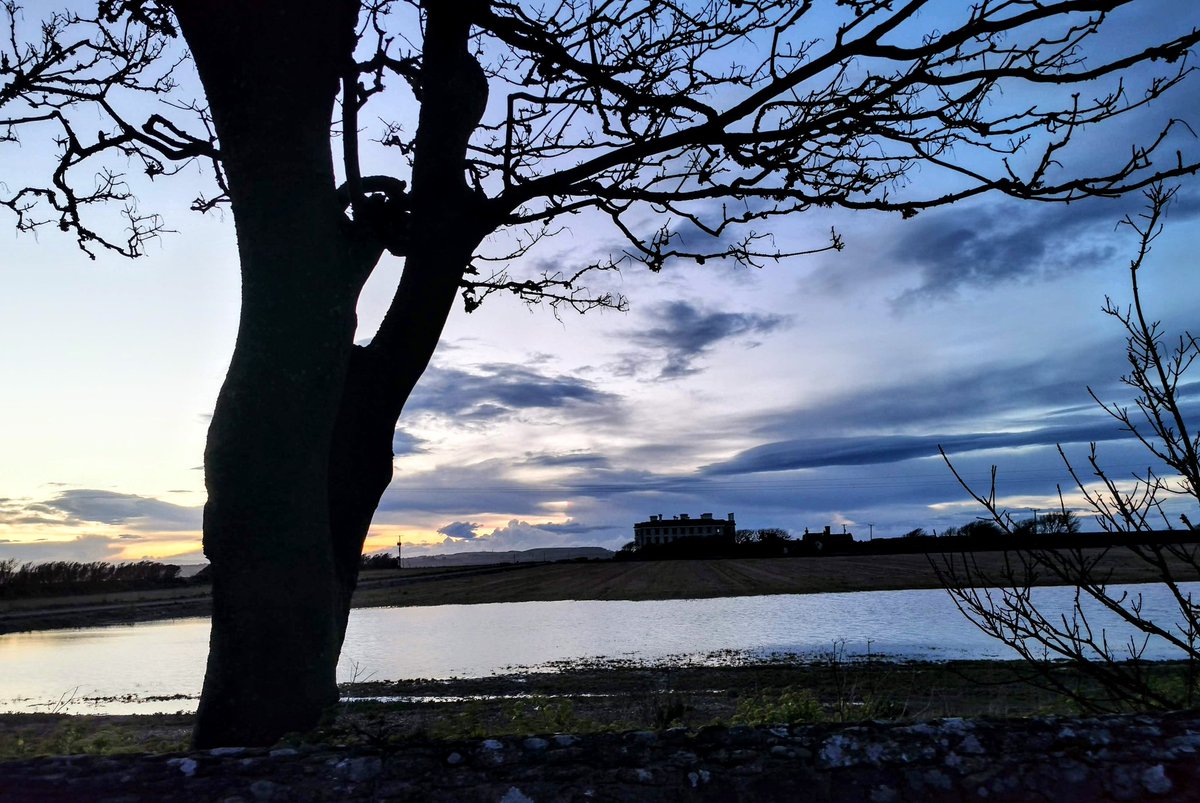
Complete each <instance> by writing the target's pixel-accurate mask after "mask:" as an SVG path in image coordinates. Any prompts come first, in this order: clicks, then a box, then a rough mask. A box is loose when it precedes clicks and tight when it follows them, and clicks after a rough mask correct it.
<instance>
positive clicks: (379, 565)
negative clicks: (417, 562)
mask: <svg viewBox="0 0 1200 803" xmlns="http://www.w3.org/2000/svg"><path fill="white" fill-rule="evenodd" d="M358 568H359V569H360V570H365V569H399V568H400V559H399V558H398V557H396V556H395V555H393V554H391V553H390V552H379V553H376V554H374V555H363V556H362V557H361V558H359V560H358Z"/></svg>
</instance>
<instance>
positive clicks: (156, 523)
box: [29, 488, 202, 531]
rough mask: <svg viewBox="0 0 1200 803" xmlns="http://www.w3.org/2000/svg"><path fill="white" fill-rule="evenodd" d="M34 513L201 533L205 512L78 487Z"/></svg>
mask: <svg viewBox="0 0 1200 803" xmlns="http://www.w3.org/2000/svg"><path fill="white" fill-rule="evenodd" d="M29 509H31V510H41V511H46V512H54V513H61V514H64V515H65V516H66V517H67V518H68V520H69V521H72V522H94V523H100V524H119V525H123V526H126V527H130V528H132V529H136V530H143V531H164V530H165V531H169V530H184V531H195V530H199V529H200V527H201V521H202V510H201V508H199V507H185V506H183V505H174V504H171V503H170V502H163V501H161V500H159V499H153V498H151V497H147V496H136V495H133V494H123V493H116V492H115V491H98V490H90V489H84V488H75V489H71V490H68V491H63V492H61V493H59V494H58V495H57V496H55V497H53V498H52V499H48V500H46V501H44V502H42V503H41V504H39V505H30V506H29Z"/></svg>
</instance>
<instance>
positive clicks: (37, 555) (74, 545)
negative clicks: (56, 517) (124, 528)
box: [0, 535, 129, 563]
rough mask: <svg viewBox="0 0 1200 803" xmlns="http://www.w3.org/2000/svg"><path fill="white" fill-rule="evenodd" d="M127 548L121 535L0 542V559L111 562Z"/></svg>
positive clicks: (126, 540)
mask: <svg viewBox="0 0 1200 803" xmlns="http://www.w3.org/2000/svg"><path fill="white" fill-rule="evenodd" d="M128 545H129V539H128V538H124V537H122V536H109V535H80V536H77V537H75V538H71V539H67V540H61V541H52V540H49V539H40V540H37V541H12V540H0V560H18V561H46V560H69V561H80V562H83V563H90V562H92V561H99V560H110V559H112V558H114V557H116V556H117V555H118V554H119V553H120V552H121V551H122V550H124V549H125V548H126V547H127V546H128Z"/></svg>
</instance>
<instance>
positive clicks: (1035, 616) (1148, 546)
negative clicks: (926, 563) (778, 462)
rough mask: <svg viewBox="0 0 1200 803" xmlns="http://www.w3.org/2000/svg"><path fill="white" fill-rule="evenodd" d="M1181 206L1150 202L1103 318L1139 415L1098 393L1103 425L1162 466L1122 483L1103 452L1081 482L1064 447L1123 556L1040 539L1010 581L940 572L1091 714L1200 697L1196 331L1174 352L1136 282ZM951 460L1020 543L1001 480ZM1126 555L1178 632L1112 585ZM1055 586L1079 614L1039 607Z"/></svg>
mask: <svg viewBox="0 0 1200 803" xmlns="http://www.w3.org/2000/svg"><path fill="white" fill-rule="evenodd" d="M1174 193H1175V190H1164V189H1162V188H1161V187H1157V186H1156V187H1153V188H1151V189H1149V190H1148V191H1147V192H1146V197H1147V200H1148V211H1147V212H1145V213H1144V214H1141V215H1139V216H1138V217H1137V218H1132V217H1127V218H1125V220H1123V221H1122V222H1123V223H1124V224H1125V225H1127V226H1129V227H1131V228H1132V229H1133V230H1134V231H1135V232H1136V234H1137V236H1138V240H1139V247H1138V252H1137V255H1136V256H1135V257H1134V259H1133V260H1132V261H1131V262H1130V265H1129V278H1130V286H1131V289H1132V303H1131V305H1130V306H1128V307H1121V306H1120V305H1118V304H1116V303H1114V302H1113V300H1112V299H1111V298H1106V300H1105V305H1104V312H1105V313H1106V314H1107V315H1109V316H1111V317H1112V318H1114V319H1115V320H1117V321H1118V322H1119V323H1120V324H1121V326H1122V327H1123V328H1124V330H1125V333H1126V335H1125V356H1126V360H1127V362H1128V366H1129V372H1128V373H1127V374H1125V375H1124V376H1122V377H1121V381H1122V382H1123V383H1124V384H1125V385H1126V386H1128V387H1129V388H1130V389H1132V390H1133V391H1134V393H1135V394H1136V397H1135V399H1134V402H1133V405H1132V407H1129V406H1126V405H1122V404H1114V403H1108V402H1104V401H1101V400H1100V398H1099V397H1098V396H1097V395H1096V393H1095V392H1094V391H1093V390H1092V389H1091V388H1088V393H1089V394H1090V395H1091V396H1092V398H1093V399H1094V400H1095V402H1096V403H1097V404H1098V405H1099V406H1100V407H1101V408H1102V409H1103V410H1104V412H1106V413H1108V415H1109V416H1111V417H1112V418H1113V419H1115V420H1116V421H1117V422H1119V423H1120V425H1121V428H1122V429H1123V430H1124V431H1126V432H1128V433H1130V435H1131V436H1132V437H1134V438H1135V439H1136V440H1137V441H1138V442H1139V443H1140V444H1141V445H1142V446H1144V447H1145V449H1146V451H1147V452H1148V455H1147V457H1148V458H1149V461H1150V466H1149V467H1148V468H1147V469H1146V470H1145V472H1143V473H1140V474H1138V473H1135V474H1134V475H1132V476H1131V477H1119V476H1115V475H1114V474H1112V473H1111V472H1109V471H1108V470H1106V469H1105V468H1104V466H1103V465H1102V464H1101V461H1100V459H1099V456H1098V454H1097V450H1096V444H1095V443H1093V444H1091V449H1090V453H1089V455H1088V458H1087V461H1088V468H1089V472H1088V473H1083V472H1080V471H1078V470H1077V469H1076V467H1075V466H1074V465H1073V464H1072V463H1071V461H1070V460H1069V459H1068V458H1067V455H1066V452H1065V451H1064V450H1063V448H1062V446H1061V445H1060V446H1059V447H1058V451H1059V455H1060V456H1061V457H1062V460H1063V464H1064V465H1065V466H1066V470H1067V472H1068V473H1069V474H1070V476H1071V480H1072V483H1073V484H1074V490H1075V491H1076V492H1077V493H1078V495H1079V498H1080V499H1081V500H1082V505H1083V509H1085V510H1086V511H1087V512H1088V513H1090V514H1091V516H1092V517H1093V518H1094V519H1095V520H1096V522H1098V523H1099V525H1100V526H1101V527H1102V528H1103V529H1104V530H1105V531H1106V532H1109V533H1112V535H1113V537H1112V541H1113V542H1114V543H1115V544H1116V546H1115V547H1109V548H1106V549H1102V550H1095V549H1081V548H1069V547H1068V548H1054V549H1038V548H1028V547H1029V545H1031V544H1036V541H1035V540H1030V539H1024V540H1023V546H1022V547H1021V548H1020V549H1019V550H1014V551H1012V552H1007V553H1005V560H1004V561H1003V565H1002V568H1001V569H1000V570H999V571H995V570H985V569H983V568H982V567H981V566H980V564H979V562H977V561H976V560H975V559H974V557H973V556H972V555H970V554H964V555H957V556H956V555H953V554H948V555H944V556H941V557H940V558H939V559H938V560H935V561H934V562H933V563H934V568H935V569H936V570H937V571H938V575H939V577H940V579H941V581H942V583H943V585H944V586H945V587H946V588H947V590H948V591H949V592H950V594H951V596H952V597H953V599H954V602H955V604H956V605H957V606H958V608H959V610H960V611H962V612H963V613H964V614H965V615H966V616H967V617H968V618H969V619H970V620H971V621H972V622H973V623H974V624H975V625H976V626H978V627H979V628H980V629H981V630H983V632H985V633H987V634H988V635H990V636H993V637H994V638H997V639H999V640H1000V641H1002V642H1004V643H1005V644H1007V645H1009V646H1010V647H1012V648H1013V649H1015V650H1016V651H1017V653H1018V654H1019V655H1020V656H1021V657H1022V658H1023V659H1025V661H1026V662H1027V663H1028V665H1029V666H1030V667H1031V668H1032V669H1033V670H1034V671H1035V675H1034V678H1035V680H1036V682H1038V683H1040V684H1042V685H1044V686H1047V687H1049V688H1052V689H1054V690H1056V691H1058V692H1061V693H1063V694H1066V695H1067V696H1068V697H1070V698H1071V699H1073V700H1075V701H1076V702H1077V703H1079V704H1080V705H1081V706H1083V707H1085V708H1089V709H1097V710H1117V709H1120V708H1124V707H1129V706H1132V707H1135V708H1178V707H1185V706H1187V707H1190V706H1192V705H1194V703H1195V700H1196V695H1197V694H1198V693H1200V602H1198V601H1193V597H1192V593H1191V592H1190V591H1189V590H1187V589H1186V588H1184V587H1183V586H1182V585H1181V584H1182V583H1185V582H1189V581H1196V580H1200V544H1198V543H1197V540H1196V538H1195V537H1194V536H1193V535H1191V533H1193V532H1194V531H1195V530H1196V527H1195V526H1193V524H1192V522H1193V520H1196V518H1195V517H1196V510H1197V508H1198V507H1200V460H1198V458H1197V452H1198V447H1200V434H1197V433H1195V430H1194V428H1193V427H1192V426H1191V425H1190V423H1189V421H1188V419H1187V417H1186V416H1185V408H1184V406H1183V403H1182V400H1181V396H1180V383H1181V382H1182V381H1183V379H1184V376H1185V375H1186V373H1187V371H1188V369H1189V368H1190V367H1191V365H1192V363H1193V362H1194V361H1195V360H1196V358H1197V356H1200V343H1198V342H1197V341H1196V338H1195V337H1193V336H1192V335H1191V334H1190V333H1188V332H1185V333H1184V334H1182V335H1180V336H1179V337H1178V338H1175V339H1173V340H1172V341H1171V342H1170V343H1168V342H1167V341H1166V338H1165V336H1164V333H1163V330H1162V326H1161V324H1160V323H1159V322H1157V321H1151V320H1150V319H1148V318H1147V317H1146V314H1145V310H1144V308H1143V306H1142V298H1141V292H1140V289H1139V283H1138V276H1139V273H1140V271H1141V270H1142V269H1143V267H1144V262H1145V259H1146V257H1147V255H1149V253H1150V247H1151V243H1152V242H1153V241H1154V240H1155V238H1157V237H1158V235H1159V234H1160V233H1161V231H1162V218H1163V215H1164V213H1165V211H1166V208H1167V205H1168V203H1169V202H1170V200H1171V197H1172V196H1173V195H1174ZM942 457H943V459H944V460H945V461H946V464H947V465H948V466H949V467H950V470H951V471H953V472H954V476H955V478H956V479H958V481H959V483H960V484H961V485H962V486H963V488H965V489H966V490H967V491H968V492H969V493H970V494H971V496H972V498H974V499H975V501H977V502H978V503H979V504H981V505H982V506H983V507H984V508H985V509H986V510H987V511H988V513H989V514H990V515H991V517H992V519H993V521H994V522H995V523H996V525H998V526H999V527H1000V528H1001V529H1002V530H1003V531H1004V532H1006V533H1009V534H1010V535H1017V534H1020V531H1021V525H1022V524H1024V522H1016V521H1014V519H1013V518H1012V516H1011V515H1010V514H1009V513H1008V512H1007V511H1005V510H1003V509H1002V508H1001V507H1000V506H999V503H998V502H997V498H996V470H995V467H993V469H992V483H991V488H990V490H989V491H988V493H987V494H986V495H982V494H980V493H977V492H976V491H974V490H972V489H971V487H970V486H969V485H968V484H967V482H966V481H965V480H964V479H963V478H962V476H961V475H960V474H959V473H958V471H957V470H955V468H954V466H953V465H952V464H951V462H950V459H949V457H948V456H947V455H946V453H945V452H944V451H943V452H942ZM1059 505H1060V511H1059V512H1057V513H1054V514H1051V515H1052V516H1054V518H1053V519H1052V521H1053V522H1054V523H1062V524H1064V525H1066V524H1067V523H1069V522H1070V521H1071V518H1072V517H1073V516H1074V513H1073V512H1072V511H1070V510H1068V509H1067V506H1066V504H1065V502H1064V500H1063V495H1062V490H1061V488H1060V489H1059ZM1175 521H1177V522H1179V523H1180V524H1181V525H1182V527H1183V528H1184V529H1185V530H1188V531H1189V533H1188V535H1186V536H1185V537H1182V538H1180V537H1176V536H1177V535H1178V534H1174V533H1170V532H1167V533H1163V532H1162V531H1164V530H1165V531H1172V530H1174V529H1175V527H1173V526H1172V524H1173V522H1175ZM1041 532H1045V530H1044V529H1043V530H1041ZM1060 532H1073V530H1070V529H1069V528H1067V529H1061V530H1060ZM1061 543H1062V539H1056V545H1060V544H1061ZM1114 549H1115V550H1117V551H1122V552H1126V553H1128V554H1130V555H1132V556H1134V557H1135V558H1136V559H1137V560H1139V561H1143V562H1145V563H1146V564H1148V565H1149V566H1150V567H1151V568H1152V569H1153V570H1154V576H1155V577H1157V578H1158V582H1159V583H1161V585H1162V586H1163V588H1164V589H1165V590H1166V592H1167V593H1168V594H1169V598H1170V599H1171V600H1173V601H1174V607H1172V609H1171V611H1170V613H1169V615H1168V616H1167V617H1166V619H1167V620H1166V621H1164V617H1163V616H1162V615H1161V614H1160V615H1158V616H1154V615H1152V614H1151V613H1150V612H1149V611H1148V610H1147V609H1146V607H1145V605H1144V600H1143V596H1142V594H1141V593H1140V592H1131V591H1129V590H1127V589H1121V588H1113V587H1112V586H1111V585H1110V583H1109V574H1108V573H1107V572H1106V571H1104V570H1103V569H1102V568H1101V567H1102V565H1103V563H1104V560H1105V558H1106V557H1107V555H1108V554H1109V553H1110V552H1111V551H1113V550H1114ZM1046 582H1050V583H1055V584H1061V585H1066V586H1070V587H1072V588H1073V596H1072V599H1071V604H1070V606H1069V609H1068V610H1067V611H1065V612H1052V611H1049V610H1046V606H1045V605H1040V604H1039V603H1038V601H1037V600H1036V599H1035V598H1034V597H1035V592H1034V591H1033V588H1034V586H1036V585H1039V584H1043V583H1046ZM1101 613H1108V614H1113V615H1115V616H1116V618H1117V619H1118V620H1119V621H1121V622H1124V623H1125V624H1127V625H1129V626H1131V628H1132V630H1133V632H1135V633H1137V634H1138V635H1137V636H1136V637H1134V638H1131V639H1130V640H1129V641H1127V642H1125V641H1122V642H1117V643H1114V642H1112V641H1110V640H1109V637H1108V635H1107V633H1106V631H1105V630H1104V628H1103V627H1101V626H1100V625H1099V624H1097V619H1098V618H1099V614H1101ZM1151 640H1160V641H1162V642H1165V643H1166V644H1168V645H1171V646H1172V647H1174V648H1175V650H1177V652H1178V655H1179V658H1180V659H1182V662H1183V664H1182V667H1183V668H1182V670H1181V671H1180V672H1179V678H1178V680H1177V682H1174V683H1164V682H1162V676H1161V675H1157V676H1156V675H1153V674H1151V673H1149V672H1148V671H1147V669H1148V667H1147V664H1146V661H1145V660H1143V657H1144V655H1145V651H1146V648H1147V646H1149V644H1150V642H1151ZM1062 661H1067V662H1069V663H1070V664H1071V665H1072V666H1073V667H1075V668H1077V669H1078V670H1080V672H1079V676H1082V677H1085V678H1087V679H1089V680H1090V681H1091V683H1090V684H1089V685H1087V686H1083V687H1080V686H1079V685H1077V684H1075V683H1074V682H1073V681H1071V680H1069V679H1068V678H1069V677H1072V676H1068V675H1064V674H1062V673H1060V672H1058V671H1056V670H1057V668H1058V666H1060V665H1061V662H1062Z"/></svg>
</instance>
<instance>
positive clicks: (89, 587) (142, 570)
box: [0, 559, 207, 599]
mask: <svg viewBox="0 0 1200 803" xmlns="http://www.w3.org/2000/svg"><path fill="white" fill-rule="evenodd" d="M206 581H207V573H206V572H201V573H199V574H196V575H194V576H192V577H190V578H183V577H180V576H179V567H178V566H173V565H171V564H165V563H155V562H153V561H147V560H143V561H137V562H135V563H104V562H99V561H97V562H95V563H79V562H72V561H50V562H45V563H19V562H17V561H16V560H11V559H10V560H0V599H22V598H26V597H53V596H64V595H74V594H96V593H101V592H106V593H107V592H113V591H146V590H150V589H159V588H182V587H186V586H189V585H196V584H199V583H204V582H206Z"/></svg>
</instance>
